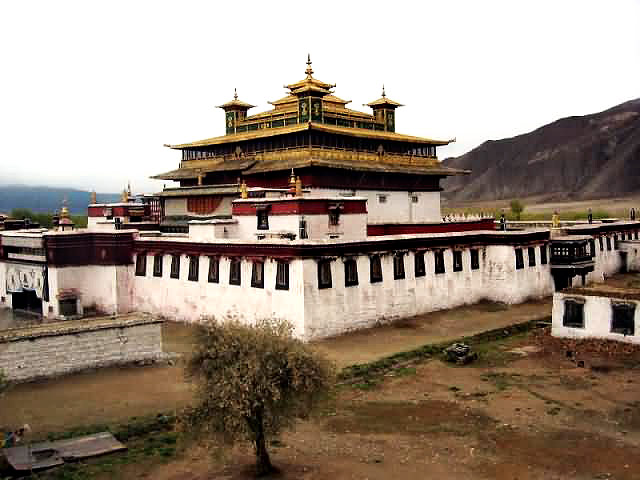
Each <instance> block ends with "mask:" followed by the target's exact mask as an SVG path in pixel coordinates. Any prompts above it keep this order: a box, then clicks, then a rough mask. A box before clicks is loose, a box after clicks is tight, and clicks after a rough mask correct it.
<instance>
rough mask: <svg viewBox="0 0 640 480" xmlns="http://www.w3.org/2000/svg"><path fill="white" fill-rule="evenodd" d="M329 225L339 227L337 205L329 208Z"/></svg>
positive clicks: (338, 209)
mask: <svg viewBox="0 0 640 480" xmlns="http://www.w3.org/2000/svg"><path fill="white" fill-rule="evenodd" d="M329 225H331V226H334V227H335V226H338V225H340V207H339V206H338V205H332V206H330V207H329Z"/></svg>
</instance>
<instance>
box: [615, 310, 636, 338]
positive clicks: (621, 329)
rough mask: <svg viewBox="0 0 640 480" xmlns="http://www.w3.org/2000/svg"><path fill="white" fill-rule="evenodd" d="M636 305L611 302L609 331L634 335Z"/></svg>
mask: <svg viewBox="0 0 640 480" xmlns="http://www.w3.org/2000/svg"><path fill="white" fill-rule="evenodd" d="M635 313H636V306H635V304H633V303H613V304H611V333H622V334H623V335H635V321H634V317H635Z"/></svg>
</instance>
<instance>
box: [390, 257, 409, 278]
mask: <svg viewBox="0 0 640 480" xmlns="http://www.w3.org/2000/svg"><path fill="white" fill-rule="evenodd" d="M406 277H407V272H406V269H405V268H404V253H395V254H394V255H393V279H394V280H402V279H404V278H406Z"/></svg>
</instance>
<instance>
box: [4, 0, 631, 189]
mask: <svg viewBox="0 0 640 480" xmlns="http://www.w3.org/2000/svg"><path fill="white" fill-rule="evenodd" d="M307 52H310V53H311V59H312V61H313V68H314V71H315V74H314V76H315V77H316V78H318V79H320V80H323V81H326V82H330V83H337V88H336V92H335V93H336V95H338V96H339V97H341V98H344V99H347V100H352V101H353V103H352V104H350V106H351V107H352V108H356V109H361V110H364V111H369V110H368V109H367V107H362V106H361V105H362V104H363V103H367V102H369V101H372V100H375V99H376V98H378V97H379V96H380V93H381V85H382V83H384V84H385V85H386V90H387V96H388V97H390V98H392V99H393V100H396V101H399V102H401V103H404V104H406V106H405V107H403V108H401V109H399V110H398V113H397V121H396V128H397V131H399V132H402V133H407V134H413V135H418V136H426V137H432V138H453V137H457V142H456V143H454V144H453V145H452V146H449V147H446V148H441V149H439V156H440V158H441V159H443V158H446V157H448V156H457V155H460V154H462V153H464V152H466V151H467V150H470V149H471V148H473V147H475V146H477V145H478V144H480V143H482V142H483V141H484V140H487V139H498V138H503V137H509V136H513V135H517V134H520V133H524V132H527V131H530V130H532V129H534V128H537V127H539V126H541V125H543V124H545V123H548V122H550V121H553V120H555V119H557V118H560V117H563V116H568V115H583V114H586V113H592V112H596V111H600V110H604V109H606V108H609V107H611V106H613V105H616V104H618V103H621V102H624V101H627V100H630V99H632V98H637V97H640V0H626V1H625V0H607V1H604V0H602V1H585V0H580V1H569V0H562V1H560V0H554V1H540V0H537V1H527V2H525V1H513V0H512V1H491V0H483V1H478V0H472V1H451V0H448V1H445V0H440V1H437V2H436V1H414V2H409V1H406V2H405V1H401V0H396V1H393V2H390V1H386V2H378V1H371V0H367V1H342V2H334V1H327V0H325V1H321V2H302V1H295V2H277V1H273V0H272V1H264V0H263V1H256V2H251V1H242V2H240V1H224V2H223V1H218V2H216V1H208V2H204V1H203V2H195V1H184V0H183V1H180V2H165V1H158V0H155V1H149V2H143V1H134V0H128V1H108V2H107V1H104V2H97V1H86V0H84V1H77V2H71V1H62V0H56V1H51V0H47V1H40V2H35V1H28V0H20V1H9V0H6V1H3V2H1V3H0V55H1V57H0V58H1V63H0V183H26V184H36V185H45V184H46V185H55V186H68V187H78V188H85V189H96V190H98V191H99V192H105V191H111V192H115V191H120V190H122V188H123V186H124V185H125V184H126V183H127V181H128V180H130V181H131V183H132V187H133V190H135V191H157V190H160V189H161V188H162V183H163V182H159V181H153V180H149V179H148V177H149V176H150V175H153V174H157V173H160V172H165V171H168V170H171V169H174V168H177V166H178V163H179V160H180V153H179V152H177V151H172V150H169V149H167V148H165V147H163V144H165V143H169V144H175V143H182V142H188V141H193V140H199V139H203V138H208V137H213V136H217V135H223V134H224V116H223V112H222V110H220V109H216V108H214V106H215V105H220V104H222V103H224V102H225V101H227V100H230V99H231V98H232V95H233V88H234V87H237V88H238V94H239V96H240V98H241V99H242V100H244V101H246V102H249V103H252V104H254V105H257V106H258V108H256V109H253V110H251V111H250V113H257V112H259V111H262V110H266V109H267V108H268V107H269V105H268V104H267V103H266V102H267V101H268V100H276V99H278V98H280V97H282V96H284V94H285V90H284V89H283V88H282V85H284V84H286V83H292V82H294V81H297V80H300V79H302V78H303V77H304V69H305V67H306V65H305V61H306V55H307Z"/></svg>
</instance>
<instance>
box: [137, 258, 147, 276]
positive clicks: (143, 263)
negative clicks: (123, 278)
mask: <svg viewBox="0 0 640 480" xmlns="http://www.w3.org/2000/svg"><path fill="white" fill-rule="evenodd" d="M146 276H147V254H146V253H139V254H138V255H137V256H136V277H146Z"/></svg>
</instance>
